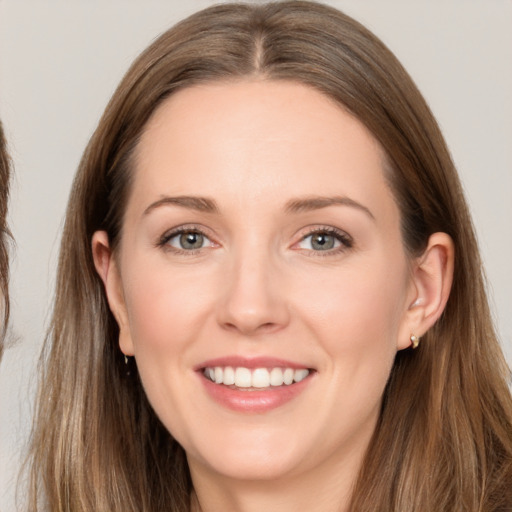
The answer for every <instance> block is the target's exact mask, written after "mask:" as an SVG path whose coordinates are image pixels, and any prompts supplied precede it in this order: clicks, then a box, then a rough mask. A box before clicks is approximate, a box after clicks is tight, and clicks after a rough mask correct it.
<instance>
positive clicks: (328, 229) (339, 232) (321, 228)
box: [157, 223, 354, 246]
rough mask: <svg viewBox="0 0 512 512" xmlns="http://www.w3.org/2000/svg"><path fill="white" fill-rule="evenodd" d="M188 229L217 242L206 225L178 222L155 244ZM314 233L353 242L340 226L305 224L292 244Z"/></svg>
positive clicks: (343, 241)
mask: <svg viewBox="0 0 512 512" xmlns="http://www.w3.org/2000/svg"><path fill="white" fill-rule="evenodd" d="M188 231H191V232H194V231H196V232H198V233H200V234H201V235H203V236H205V237H206V238H208V239H209V240H210V241H212V242H214V243H219V242H218V241H217V240H216V238H217V237H216V236H215V235H214V234H213V233H212V230H211V229H209V228H207V227H206V226H203V225H201V224H194V223H190V224H180V225H178V226H175V227H173V228H170V229H168V230H166V231H165V232H164V233H163V234H162V235H161V236H160V237H159V238H158V242H157V245H162V244H165V243H166V242H167V241H169V240H170V239H171V238H173V237H174V236H177V235H179V234H181V233H184V232H188ZM315 233H328V234H330V235H333V236H337V237H338V238H339V239H341V241H342V243H344V245H347V243H350V244H353V241H354V239H353V237H352V236H351V235H350V234H349V233H347V232H346V231H345V230H343V229H340V228H337V227H334V226H329V225H311V226H305V227H303V228H301V229H300V230H299V231H298V233H297V234H296V235H295V236H294V239H295V241H294V242H293V243H292V246H293V245H296V244H297V243H299V242H301V241H302V240H304V239H305V238H307V237H308V236H311V235H314V234H315Z"/></svg>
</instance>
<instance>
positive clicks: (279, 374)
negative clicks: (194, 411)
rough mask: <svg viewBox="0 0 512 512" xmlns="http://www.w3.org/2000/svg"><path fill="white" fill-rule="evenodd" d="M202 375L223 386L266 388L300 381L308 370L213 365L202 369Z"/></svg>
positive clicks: (307, 373) (306, 374)
mask: <svg viewBox="0 0 512 512" xmlns="http://www.w3.org/2000/svg"><path fill="white" fill-rule="evenodd" d="M203 373H204V376H205V377H206V378H207V379H209V380H211V381H212V382H215V384H224V385H225V386H232V385H235V386H236V387H237V388H258V389H263V388H268V387H270V386H274V387H277V386H282V385H283V384H284V385H286V386H289V385H290V384H293V383H294V382H300V381H302V380H304V379H305V378H306V377H307V376H308V375H309V370H307V369H306V368H300V369H298V370H294V369H293V368H279V367H277V368H272V369H270V370H269V369H267V368H255V369H254V370H250V369H249V368H244V367H238V368H232V367H231V366H226V367H222V366H215V367H209V368H205V369H204V372H203Z"/></svg>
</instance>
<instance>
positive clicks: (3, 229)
mask: <svg viewBox="0 0 512 512" xmlns="http://www.w3.org/2000/svg"><path fill="white" fill-rule="evenodd" d="M10 178H11V161H10V159H9V155H8V153H7V143H6V141H5V137H4V130H3V128H2V123H1V122H0V311H1V312H2V315H1V316H2V320H1V324H0V359H2V354H3V350H4V336H5V331H6V329H7V322H8V320H9V255H8V252H7V245H8V239H9V237H10V233H9V230H8V228H7V220H6V217H7V204H8V201H9V181H10Z"/></svg>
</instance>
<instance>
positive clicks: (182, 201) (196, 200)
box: [144, 196, 219, 215]
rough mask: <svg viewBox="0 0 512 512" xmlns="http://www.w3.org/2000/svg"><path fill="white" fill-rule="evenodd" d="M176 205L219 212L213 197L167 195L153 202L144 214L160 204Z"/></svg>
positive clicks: (201, 210)
mask: <svg viewBox="0 0 512 512" xmlns="http://www.w3.org/2000/svg"><path fill="white" fill-rule="evenodd" d="M168 205H175V206H181V207H183V208H188V209H191V210H197V211H199V212H206V213H219V208H218V207H217V204H216V203H215V201H214V200H213V199H208V198H207V197H196V196H176V197H170V196H165V197H162V198H161V199H159V200H158V201H155V202H154V203H151V204H150V205H149V206H148V207H147V208H146V209H145V210H144V215H147V214H148V213H150V212H151V211H153V210H154V209H155V208H159V207H160V206H168Z"/></svg>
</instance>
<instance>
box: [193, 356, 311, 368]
mask: <svg viewBox="0 0 512 512" xmlns="http://www.w3.org/2000/svg"><path fill="white" fill-rule="evenodd" d="M215 366H222V367H225V366H231V367H233V368H249V369H255V368H277V367H279V368H293V369H294V370H299V369H301V368H307V369H311V368H310V366H308V365H307V364H306V365H305V364H302V363H297V362H295V361H289V360H287V359H280V358H275V357H262V356H258V357H241V356H225V357H218V358H215V359H209V360H207V361H204V362H202V363H200V364H198V365H196V366H195V368H194V369H195V370H196V371H199V370H203V369H204V368H214V367H215Z"/></svg>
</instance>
